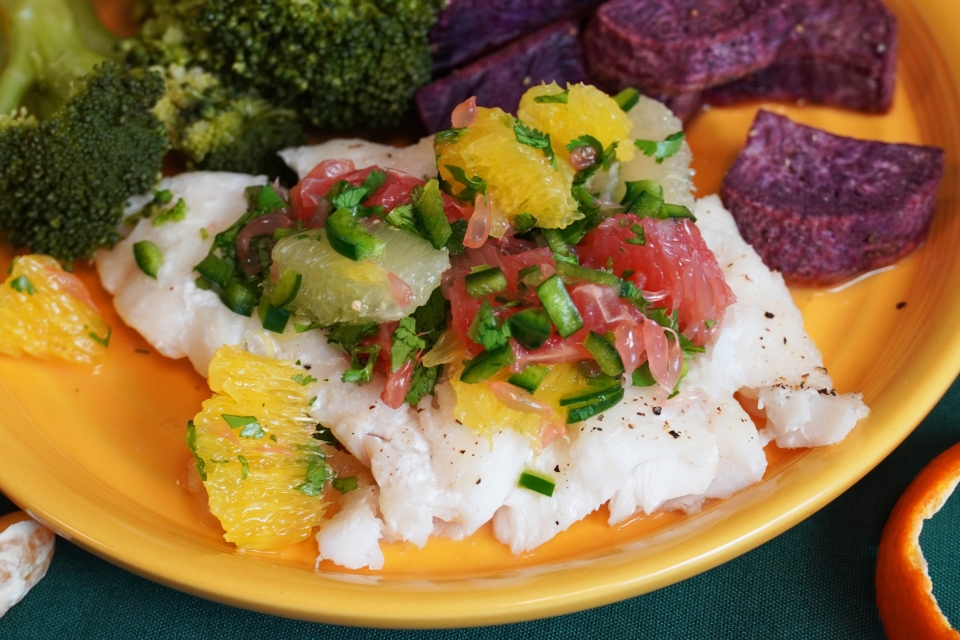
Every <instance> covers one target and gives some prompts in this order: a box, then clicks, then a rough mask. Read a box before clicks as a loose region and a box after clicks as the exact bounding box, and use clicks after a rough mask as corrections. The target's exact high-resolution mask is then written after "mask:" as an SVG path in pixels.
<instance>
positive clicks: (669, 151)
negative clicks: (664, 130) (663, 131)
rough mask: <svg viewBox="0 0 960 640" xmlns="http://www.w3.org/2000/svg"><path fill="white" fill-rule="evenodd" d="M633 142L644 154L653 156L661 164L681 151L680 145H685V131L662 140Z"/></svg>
mask: <svg viewBox="0 0 960 640" xmlns="http://www.w3.org/2000/svg"><path fill="white" fill-rule="evenodd" d="M633 144H635V145H636V146H637V148H638V149H640V151H642V152H643V153H644V155H647V156H653V157H654V158H655V159H656V161H657V164H660V163H662V162H663V161H664V160H666V159H667V158H669V157H670V156H672V155H674V154H675V153H676V152H677V151H680V147H681V146H683V131H677V132H676V133H672V134H670V135H669V136H667V137H666V138H664V139H663V141H662V142H656V141H654V140H634V141H633Z"/></svg>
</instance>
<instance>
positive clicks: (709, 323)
mask: <svg viewBox="0 0 960 640" xmlns="http://www.w3.org/2000/svg"><path fill="white" fill-rule="evenodd" d="M716 324H717V321H716V320H704V321H703V326H705V327H706V328H707V329H713V327H714V326H715V325H716Z"/></svg>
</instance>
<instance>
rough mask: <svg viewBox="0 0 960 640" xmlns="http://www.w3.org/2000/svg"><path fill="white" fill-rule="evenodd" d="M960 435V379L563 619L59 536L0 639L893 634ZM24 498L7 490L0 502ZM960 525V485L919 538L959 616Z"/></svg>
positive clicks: (2, 506) (806, 639)
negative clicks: (424, 609)
mask: <svg viewBox="0 0 960 640" xmlns="http://www.w3.org/2000/svg"><path fill="white" fill-rule="evenodd" d="M957 442H960V382H957V383H954V385H953V387H952V388H951V389H950V391H949V392H948V393H947V395H946V396H945V397H944V399H943V400H941V402H940V403H939V404H938V405H937V407H936V408H935V409H934V411H933V412H932V413H931V414H930V416H928V417H927V419H926V420H924V421H923V423H922V424H921V425H920V426H919V427H918V428H917V430H916V431H915V432H914V433H913V434H912V435H911V436H910V437H909V438H908V439H907V440H906V441H905V442H904V443H903V444H902V445H901V446H900V447H899V448H898V449H897V450H896V451H895V452H894V453H893V454H892V455H891V456H890V457H889V458H888V459H887V460H885V461H884V462H883V463H882V464H881V465H880V466H879V467H877V468H876V469H875V470H874V471H873V472H871V473H870V474H869V475H867V476H866V477H865V478H864V479H863V480H861V481H860V482H859V483H858V484H856V485H855V486H854V487H853V488H851V489H850V490H849V491H847V492H846V493H845V494H844V495H842V496H841V497H840V498H838V499H837V500H836V501H835V502H833V503H832V504H830V505H828V506H827V507H826V508H824V509H823V510H822V511H820V512H819V513H817V514H816V515H814V516H813V517H811V518H809V519H808V520H806V521H804V522H802V523H801V524H799V525H797V526H796V527H794V528H793V529H791V530H790V531H787V532H786V533H784V534H783V535H781V536H780V537H778V538H776V539H774V540H772V541H770V542H768V543H767V544H765V545H763V546H761V547H760V548H758V549H755V550H753V551H751V552H750V553H747V554H745V555H744V556H741V557H740V558H737V559H736V560H733V561H731V562H728V563H727V564H725V565H722V566H720V567H717V568H716V569H713V570H712V571H708V572H707V573H705V574H702V575H699V576H696V577H694V578H691V579H689V580H687V581H685V582H682V583H680V584H677V585H674V586H672V587H668V588H666V589H662V590H660V591H657V592H654V593H651V594H648V595H645V596H641V597H638V598H633V599H632V600H627V601H625V602H621V603H618V604H613V605H610V606H606V607H601V608H599V609H594V610H591V611H584V612H581V613H576V614H571V615H567V616H562V617H559V618H550V619H546V620H539V621H535V622H528V623H522V624H515V625H506V626H500V627H490V628H482V629H459V630H449V631H383V630H367V629H356V628H347V627H332V626H327V625H320V624H311V623H306V622H299V621H294V620H284V619H281V618H274V617H271V616H267V615H263V614H259V613H251V612H248V611H241V610H239V609H234V608H232V607H228V606H224V605H221V604H215V603H212V602H208V601H205V600H202V599H199V598H196V597H193V596H189V595H186V594H183V593H179V592H177V591H174V590H172V589H168V588H166V587H162V586H160V585H157V584H154V583H152V582H150V581H149V580H145V579H143V578H140V577H138V576H135V575H133V574H131V573H127V572H125V571H123V570H121V569H118V568H116V567H114V566H113V565H111V564H109V563H107V562H105V561H103V560H100V559H99V558H97V557H95V556H93V555H91V554H89V553H87V552H86V551H83V550H81V549H80V548H78V547H76V546H74V545H72V544H70V543H69V542H67V541H65V540H62V539H60V540H58V541H57V551H56V554H55V555H54V560H53V564H52V566H51V567H50V571H49V573H48V574H47V576H46V578H44V579H43V581H41V582H40V584H39V585H37V586H36V587H35V588H34V589H33V590H32V591H31V592H30V593H29V594H28V595H27V597H26V598H25V599H24V600H23V601H22V602H21V603H20V604H18V605H17V606H15V607H14V608H13V609H11V610H10V611H9V612H8V613H7V614H6V615H5V616H4V617H3V618H0V638H4V639H5V640H11V639H15V638H134V637H136V638H210V639H214V638H286V639H291V640H292V639H298V638H326V639H336V640H340V639H346V638H351V639H353V638H387V637H390V638H457V639H467V638H470V639H473V638H514V637H524V638H558V637H577V638H584V637H587V638H683V639H688V638H690V639H692V638H709V639H711V640H713V639H716V638H758V639H763V640H768V639H774V638H791V639H793V638H796V639H798V640H800V639H802V640H817V639H820V638H824V639H827V638H829V639H830V640H834V639H837V638H883V637H884V634H883V630H882V627H881V624H880V620H879V618H878V615H877V608H876V605H875V604H874V586H873V578H874V568H875V564H876V554H877V543H878V542H879V539H880V533H881V531H882V530H883V525H884V523H885V522H886V520H887V516H888V515H889V513H890V510H891V509H892V508H893V505H894V503H895V502H896V500H897V498H898V497H899V496H900V494H901V493H902V492H903V490H904V489H905V488H906V486H907V484H909V482H910V480H911V479H913V477H914V476H916V474H917V473H918V472H919V471H920V469H922V468H923V467H924V466H925V465H926V464H927V463H928V462H929V461H930V460H932V459H933V458H934V457H935V456H936V455H937V454H939V453H940V452H942V451H944V450H945V449H947V448H948V447H950V446H951V445H953V444H955V443H957ZM13 509H14V506H13V505H12V504H10V502H9V501H7V500H6V499H5V498H3V497H2V496H0V513H6V512H8V511H11V510H13ZM957 531H960V493H958V495H957V496H956V497H955V498H953V499H952V500H950V501H949V502H948V503H947V506H946V507H945V508H944V509H943V511H941V512H940V514H938V515H937V516H936V517H935V518H934V519H933V520H931V521H930V522H929V523H927V526H926V528H925V529H924V532H923V535H922V536H921V544H922V545H923V549H924V553H925V555H926V557H927V559H928V560H929V561H930V564H931V575H932V576H933V579H934V585H935V587H934V592H935V593H936V595H937V596H938V598H939V600H940V604H941V606H942V607H943V609H944V611H945V612H946V613H947V615H948V616H950V617H951V618H952V620H954V621H955V623H960V544H958V542H960V537H958V536H956V534H955V532H957ZM371 606H376V603H373V602H371Z"/></svg>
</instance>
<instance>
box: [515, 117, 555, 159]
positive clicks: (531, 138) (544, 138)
mask: <svg viewBox="0 0 960 640" xmlns="http://www.w3.org/2000/svg"><path fill="white" fill-rule="evenodd" d="M513 134H514V135H515V136H516V137H517V142H519V143H520V144H525V145H527V146H528V147H533V148H534V149H540V150H541V151H543V155H544V156H546V158H547V160H549V161H550V162H551V163H554V165H555V164H556V162H555V159H554V154H553V147H552V146H551V145H550V134H545V133H542V132H540V131H537V130H536V129H533V128H531V127H528V126H527V125H525V124H523V123H522V122H520V121H517V124H515V125H513Z"/></svg>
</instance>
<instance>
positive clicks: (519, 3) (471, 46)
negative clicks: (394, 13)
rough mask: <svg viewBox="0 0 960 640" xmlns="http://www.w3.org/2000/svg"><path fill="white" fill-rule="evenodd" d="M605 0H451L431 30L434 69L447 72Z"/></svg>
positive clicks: (588, 10)
mask: <svg viewBox="0 0 960 640" xmlns="http://www.w3.org/2000/svg"><path fill="white" fill-rule="evenodd" d="M601 1H602V0H451V1H450V2H449V4H447V6H446V8H444V9H443V11H441V12H440V15H439V16H437V22H436V23H435V24H434V25H433V28H432V29H431V30H430V46H431V51H432V57H433V71H434V73H435V74H442V73H446V72H447V71H449V70H451V69H453V68H455V67H459V66H461V65H463V64H464V63H466V62H470V61H472V60H475V59H477V58H479V57H480V56H481V55H484V54H487V53H489V52H491V51H493V50H494V49H497V48H498V47H500V46H501V45H504V44H506V43H508V42H510V41H511V40H514V39H516V38H519V37H521V36H525V35H527V34H530V33H532V32H533V31H536V30H537V29H539V28H541V27H544V26H546V25H548V24H551V23H553V22H556V21H557V20H561V19H564V18H574V17H580V16H585V15H587V14H588V13H589V12H590V11H592V10H593V8H594V7H596V6H597V5H598V4H600V2H601Z"/></svg>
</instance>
